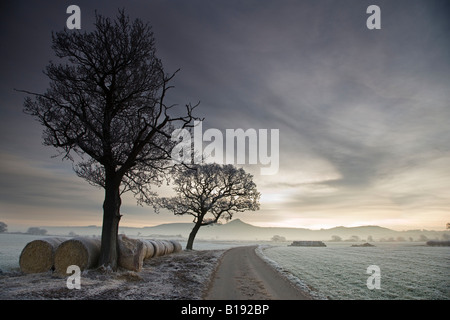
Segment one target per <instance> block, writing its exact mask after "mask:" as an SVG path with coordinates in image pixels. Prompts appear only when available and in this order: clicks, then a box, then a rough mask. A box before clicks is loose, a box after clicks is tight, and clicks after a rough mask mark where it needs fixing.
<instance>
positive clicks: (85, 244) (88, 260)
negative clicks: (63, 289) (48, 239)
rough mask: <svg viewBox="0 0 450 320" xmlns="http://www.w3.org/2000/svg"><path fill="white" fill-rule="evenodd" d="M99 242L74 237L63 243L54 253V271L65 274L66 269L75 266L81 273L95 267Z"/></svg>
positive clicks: (98, 240)
mask: <svg viewBox="0 0 450 320" xmlns="http://www.w3.org/2000/svg"><path fill="white" fill-rule="evenodd" d="M100 245H101V240H100V239H95V238H87V237H76V238H73V239H70V240H67V241H64V242H63V243H62V244H60V245H59V247H58V249H56V252H55V271H56V272H58V273H60V274H66V271H67V267H68V266H70V265H76V266H78V267H79V268H80V270H81V271H83V270H85V269H90V268H94V267H97V263H98V258H99V256H100Z"/></svg>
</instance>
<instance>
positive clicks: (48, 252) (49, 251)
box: [19, 238, 66, 273]
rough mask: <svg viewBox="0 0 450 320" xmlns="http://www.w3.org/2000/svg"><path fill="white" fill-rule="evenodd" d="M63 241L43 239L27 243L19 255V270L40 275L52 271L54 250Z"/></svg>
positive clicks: (60, 239)
mask: <svg viewBox="0 0 450 320" xmlns="http://www.w3.org/2000/svg"><path fill="white" fill-rule="evenodd" d="M65 240H66V239H64V238H43V239H38V240H33V241H31V242H29V243H28V244H27V245H26V246H25V247H24V248H23V250H22V252H21V254H20V258H19V266H20V270H22V272H24V273H40V272H47V271H50V270H52V269H54V262H55V252H56V249H57V248H58V246H59V245H60V244H61V243H63V242H64V241H65Z"/></svg>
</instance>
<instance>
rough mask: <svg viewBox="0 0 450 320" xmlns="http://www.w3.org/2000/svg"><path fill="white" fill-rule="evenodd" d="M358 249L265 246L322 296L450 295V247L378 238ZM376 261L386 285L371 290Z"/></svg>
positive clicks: (286, 270) (290, 274)
mask: <svg viewBox="0 0 450 320" xmlns="http://www.w3.org/2000/svg"><path fill="white" fill-rule="evenodd" d="M375 245H376V247H366V248H364V247H360V248H352V247H350V244H349V243H327V247H324V248H322V247H316V248H311V247H309V248H308V247H288V246H286V245H283V246H272V247H265V248H260V250H259V251H260V253H263V254H264V255H265V256H266V258H268V260H269V263H271V264H272V265H274V266H275V267H276V268H277V269H278V270H279V271H280V272H283V273H285V274H286V275H287V277H288V278H290V279H291V280H292V281H294V282H296V283H297V285H299V286H300V287H301V288H302V289H304V290H308V291H309V292H310V293H312V295H313V296H315V297H316V298H329V299H446V300H448V299H450V248H449V247H427V246H425V245H423V244H422V245H418V244H411V243H375ZM370 265H377V266H379V268H380V274H381V278H380V280H381V282H380V284H381V287H380V289H373V290H369V289H368V287H367V279H368V278H369V277H370V276H371V274H367V273H366V271H367V268H368V267H369V266H370Z"/></svg>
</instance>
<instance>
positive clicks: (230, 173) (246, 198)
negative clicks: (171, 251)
mask: <svg viewBox="0 0 450 320" xmlns="http://www.w3.org/2000/svg"><path fill="white" fill-rule="evenodd" d="M173 184H174V190H175V192H176V196H174V197H166V198H161V199H160V201H159V206H160V207H162V208H166V209H168V210H170V211H172V212H173V213H174V214H175V215H184V214H190V215H192V216H193V217H194V223H195V224H194V228H193V229H192V231H191V233H190V234H189V238H188V242H187V245H186V249H187V250H192V247H193V244H194V239H195V236H196V235H197V232H198V230H199V229H200V227H201V226H205V225H209V224H212V223H216V222H217V221H218V220H219V219H220V218H225V219H226V220H229V219H231V218H232V217H233V214H234V213H236V212H243V211H247V210H251V211H255V210H259V198H260V193H259V192H258V190H257V188H256V184H255V183H254V182H253V176H252V175H251V174H249V173H246V172H245V171H244V169H242V168H239V169H238V168H236V167H235V166H233V165H231V164H228V165H219V164H216V163H211V164H199V165H194V166H189V167H187V166H181V165H180V166H178V170H176V172H175V174H174V179H173ZM207 215H209V216H210V217H207Z"/></svg>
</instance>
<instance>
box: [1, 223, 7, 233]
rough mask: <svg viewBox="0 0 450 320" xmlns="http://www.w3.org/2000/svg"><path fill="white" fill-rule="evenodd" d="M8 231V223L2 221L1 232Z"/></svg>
mask: <svg viewBox="0 0 450 320" xmlns="http://www.w3.org/2000/svg"><path fill="white" fill-rule="evenodd" d="M6 231H8V225H7V224H6V223H4V222H2V221H0V233H3V232H6Z"/></svg>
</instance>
